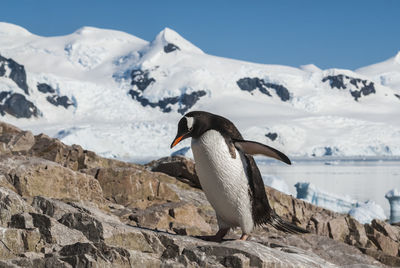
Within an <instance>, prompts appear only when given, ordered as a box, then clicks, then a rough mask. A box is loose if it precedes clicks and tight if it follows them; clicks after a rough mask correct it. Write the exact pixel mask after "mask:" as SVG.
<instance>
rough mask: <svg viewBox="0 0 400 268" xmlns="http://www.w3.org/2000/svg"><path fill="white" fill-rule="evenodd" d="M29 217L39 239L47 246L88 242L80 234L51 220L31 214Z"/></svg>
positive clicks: (44, 216) (40, 215) (41, 215)
mask: <svg viewBox="0 0 400 268" xmlns="http://www.w3.org/2000/svg"><path fill="white" fill-rule="evenodd" d="M31 215H32V219H33V225H34V226H35V227H37V228H38V229H39V232H40V235H41V238H42V239H43V241H45V242H46V243H48V244H56V245H57V246H64V245H69V244H71V243H76V242H87V241H88V240H87V239H86V237H85V236H84V235H83V234H82V233H81V232H78V231H76V230H74V229H71V228H67V227H66V226H64V225H63V224H61V223H59V222H57V221H56V220H55V219H53V218H50V217H48V216H46V215H43V214H37V213H31Z"/></svg>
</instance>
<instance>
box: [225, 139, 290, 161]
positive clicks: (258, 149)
mask: <svg viewBox="0 0 400 268" xmlns="http://www.w3.org/2000/svg"><path fill="white" fill-rule="evenodd" d="M233 143H234V144H235V147H236V149H238V150H239V151H242V152H243V153H245V154H251V155H255V154H262V155H265V156H268V157H272V158H275V159H277V160H280V161H282V162H285V163H286V164H288V165H291V164H292V163H291V162H290V160H289V158H288V157H287V156H286V155H285V154H283V153H282V152H280V151H278V150H276V149H274V148H272V147H269V146H267V145H265V144H262V143H259V142H255V141H246V140H233Z"/></svg>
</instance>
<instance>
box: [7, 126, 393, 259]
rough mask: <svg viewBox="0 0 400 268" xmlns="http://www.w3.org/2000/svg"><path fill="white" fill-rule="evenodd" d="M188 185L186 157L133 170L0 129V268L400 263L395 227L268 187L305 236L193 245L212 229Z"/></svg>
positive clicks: (191, 181) (190, 174)
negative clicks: (361, 219)
mask: <svg viewBox="0 0 400 268" xmlns="http://www.w3.org/2000/svg"><path fill="white" fill-rule="evenodd" d="M150 169H152V170H158V171H162V172H164V173H160V172H153V171H150ZM166 174H170V175H173V176H176V177H178V178H177V179H176V178H174V177H171V176H169V175H166ZM192 186H195V187H198V186H199V185H198V182H196V177H195V172H194V163H193V161H192V160H190V159H187V158H182V157H172V158H164V159H161V160H158V161H154V162H153V163H152V164H149V165H147V166H140V165H136V164H131V163H124V162H120V161H117V160H111V159H105V158H102V157H100V156H97V155H96V154H95V153H93V152H90V151H86V150H84V149H82V148H81V147H80V146H78V145H73V146H67V145H65V144H63V143H61V142H60V141H58V140H56V139H53V138H50V137H48V136H46V135H43V134H41V135H37V136H33V135H32V134H31V133H30V132H26V131H22V130H19V129H18V128H15V127H13V126H11V125H8V124H4V123H0V267H81V266H85V267H160V266H162V267H364V266H365V267H384V266H385V264H386V265H389V266H399V265H400V258H399V233H400V227H398V226H391V225H389V224H388V223H386V222H382V221H377V220H375V221H373V222H372V223H371V224H367V225H363V224H360V223H358V222H357V221H356V220H354V219H353V218H351V217H349V216H346V215H341V214H338V213H334V212H331V211H329V210H325V209H322V208H319V207H316V206H313V205H311V204H309V203H307V202H304V201H302V200H297V199H295V198H293V197H291V196H288V195H285V194H283V193H281V192H279V191H276V190H274V189H272V188H269V187H266V191H267V193H268V196H269V199H270V202H271V205H272V206H273V208H274V209H275V210H276V212H277V213H278V214H279V215H281V216H282V217H283V218H285V219H286V220H288V221H291V222H294V223H296V224H298V225H301V226H303V227H304V228H307V229H308V230H310V231H311V232H312V234H307V235H291V234H285V233H282V232H280V231H277V230H275V229H274V228H272V227H271V226H265V227H263V228H261V227H259V228H257V229H256V230H255V231H254V233H253V234H252V237H251V238H250V240H249V241H245V242H243V241H232V240H229V239H237V238H239V236H240V231H239V230H237V229H236V230H233V231H231V232H230V234H229V235H228V237H227V239H228V240H226V241H224V242H222V243H213V242H207V241H203V240H199V239H196V238H194V237H193V235H207V234H213V233H214V232H215V231H216V230H217V224H216V218H215V213H214V211H213V210H212V208H211V207H210V205H209V203H208V201H207V200H206V198H205V195H204V193H203V192H202V191H201V190H200V189H199V188H195V187H192ZM332 238H333V239H332Z"/></svg>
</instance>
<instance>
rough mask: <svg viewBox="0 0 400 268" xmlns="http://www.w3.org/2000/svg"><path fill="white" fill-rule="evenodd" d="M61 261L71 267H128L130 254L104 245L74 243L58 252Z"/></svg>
mask: <svg viewBox="0 0 400 268" xmlns="http://www.w3.org/2000/svg"><path fill="white" fill-rule="evenodd" d="M60 255H61V256H62V257H61V260H63V261H65V262H67V263H69V264H70V265H72V266H73V267H92V266H100V267H111V266H118V267H130V263H129V257H130V254H129V252H128V251H127V250H125V249H122V248H114V247H110V246H107V245H106V244H104V243H75V244H72V245H66V246H64V247H63V248H62V249H61V250H60Z"/></svg>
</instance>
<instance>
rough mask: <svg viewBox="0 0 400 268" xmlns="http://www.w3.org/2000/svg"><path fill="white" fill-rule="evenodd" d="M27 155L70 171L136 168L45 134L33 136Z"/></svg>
mask: <svg viewBox="0 0 400 268" xmlns="http://www.w3.org/2000/svg"><path fill="white" fill-rule="evenodd" d="M28 155H30V156H37V157H40V158H44V159H47V160H50V161H53V162H56V163H59V164H61V165H62V166H64V167H67V168H70V169H72V170H81V169H90V168H99V167H104V168H109V167H131V166H134V167H136V166H138V165H135V164H131V163H125V162H122V161H119V160H114V159H107V158H104V157H100V156H98V155H96V154H95V153H94V152H92V151H88V150H83V149H82V147H81V146H79V145H75V144H74V145H72V146H68V145H65V144H64V143H62V142H61V141H59V140H57V139H54V138H50V137H49V136H47V135H45V134H39V135H37V136H35V144H34V145H33V146H32V148H31V149H30V150H29V152H28Z"/></svg>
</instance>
